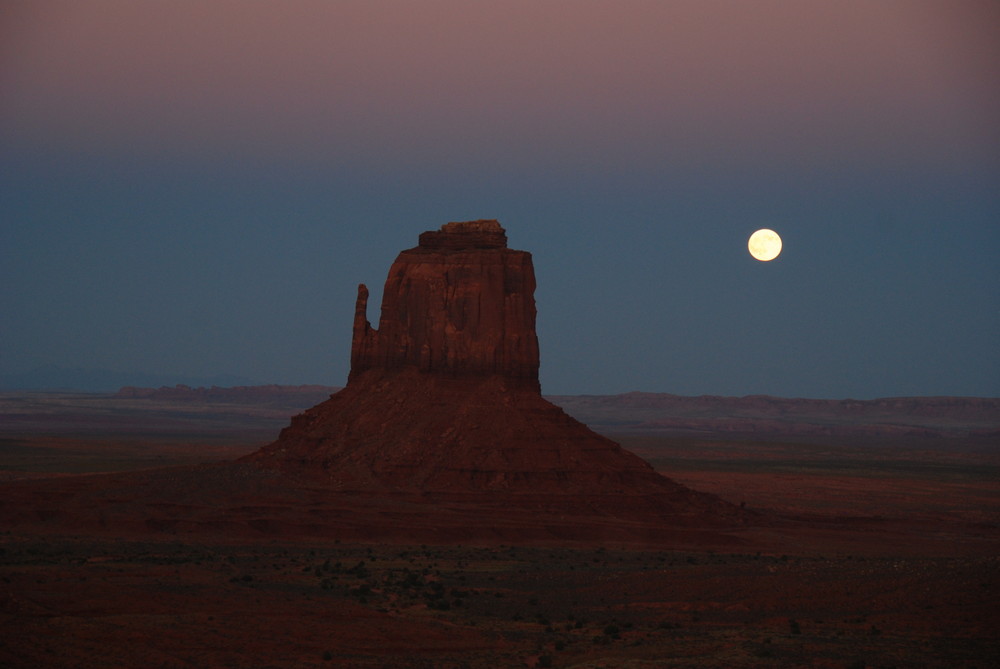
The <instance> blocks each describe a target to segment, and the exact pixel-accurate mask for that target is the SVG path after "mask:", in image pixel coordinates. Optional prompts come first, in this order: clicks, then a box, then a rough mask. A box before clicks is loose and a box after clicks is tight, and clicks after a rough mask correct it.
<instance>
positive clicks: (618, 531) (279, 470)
mask: <svg viewBox="0 0 1000 669" xmlns="http://www.w3.org/2000/svg"><path fill="white" fill-rule="evenodd" d="M534 291H535V276H534V269H533V266H532V262H531V254H529V253H527V252H525V251H516V250H513V249H509V248H507V237H506V234H505V232H504V230H503V228H501V227H500V224H499V223H498V222H496V221H492V220H491V221H469V222H460V223H448V224H446V225H444V226H442V228H441V229H440V230H438V231H433V232H425V233H423V234H421V235H420V239H419V244H418V246H416V247H415V248H411V249H408V250H406V251H403V252H401V253H400V254H399V256H398V257H397V258H396V261H395V262H394V263H393V264H392V267H391V269H390V270H389V276H388V279H387V280H386V283H385V289H384V291H383V297H382V311H381V318H380V319H379V326H378V329H374V328H372V327H371V324H370V323H369V322H368V318H367V306H368V305H367V301H368V290H367V289H366V288H365V286H364V285H361V286H360V287H359V289H358V298H357V304H356V308H355V315H354V330H353V341H352V344H351V371H350V375H349V377H348V382H347V385H346V387H345V388H344V389H343V390H341V391H339V392H337V393H335V394H334V395H331V396H330V398H329V399H328V400H326V401H325V402H323V403H321V404H318V405H316V406H315V407H313V408H311V409H309V410H307V411H305V412H304V413H302V414H300V415H298V416H295V417H294V418H293V419H292V420H291V423H290V425H288V427H286V428H285V429H284V430H282V431H281V433H280V435H279V436H278V438H277V440H276V441H274V442H273V443H271V444H269V445H267V446H264V447H263V448H261V449H260V450H258V451H256V452H254V453H251V454H249V455H247V456H245V457H243V458H241V459H239V460H236V461H230V462H222V463H211V464H202V465H194V466H187V467H174V468H169V469H159V470H147V471H141V472H131V473H123V474H102V475H92V476H80V477H65V478H56V479H46V480H40V481H21V482H15V483H12V484H10V485H8V486H5V487H4V488H3V489H2V490H0V497H2V499H0V502H2V503H0V521H3V523H4V524H6V525H7V526H8V527H11V528H13V527H18V528H21V529H23V530H27V531H30V532H45V533H53V532H59V533H63V532H68V533H88V534H92V535H93V534H104V535H107V534H114V535H119V536H120V535H122V534H125V535H128V536H135V535H137V534H140V535H149V534H154V535H163V534H167V535H172V536H174V537H181V536H191V537H204V536H206V535H209V536H211V537H216V538H220V539H222V538H225V537H230V538H235V539H237V540H245V539H246V540H253V541H257V540H260V539H263V538H268V537H271V538H282V539H286V540H287V539H293V538H302V539H308V540H315V539H319V540H328V539H337V540H351V541H365V542H370V541H378V542H383V541H384V542H410V543H452V542H453V543H521V544H525V543H545V544H554V543H563V544H579V543H584V544H590V543H596V542H602V543H603V542H616V543H620V544H622V545H626V544H628V545H644V546H662V547H668V546H671V547H677V546H695V545H697V546H712V547H717V546H718V547H725V546H731V545H733V544H734V543H741V542H742V539H740V538H738V534H740V531H741V530H742V529H745V528H746V523H747V521H748V519H749V515H748V513H747V512H744V511H743V510H742V509H740V508H738V507H736V506H734V505H732V504H730V503H728V502H725V501H723V500H721V499H719V498H718V497H715V496H713V495H709V494H706V493H700V492H695V491H693V490H691V489H689V488H686V487H684V486H683V485H681V484H679V483H677V482H675V481H673V480H671V479H669V478H667V477H665V476H662V475H661V474H659V473H657V472H656V471H655V470H654V469H653V468H652V467H651V466H650V465H649V464H648V463H646V462H645V461H643V460H642V459H641V458H639V457H638V456H636V455H634V454H632V453H630V452H628V451H626V450H624V449H622V448H621V447H620V446H619V445H618V444H616V443H615V442H613V441H611V440H610V439H607V438H605V437H603V436H601V435H598V434H596V433H595V432H593V431H591V430H590V429H589V428H587V427H586V426H585V425H583V424H582V423H580V422H578V421H576V420H574V419H573V418H571V417H570V416H569V415H567V414H566V413H565V412H563V411H562V410H561V409H560V408H558V407H557V406H555V405H553V404H551V403H550V402H548V401H547V400H545V399H544V398H543V397H542V395H541V388H540V385H539V381H538V365H539V349H538V338H537V336H536V334H535V313H536V312H535V300H534Z"/></svg>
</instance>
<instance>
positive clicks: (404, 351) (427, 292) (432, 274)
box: [349, 221, 538, 389]
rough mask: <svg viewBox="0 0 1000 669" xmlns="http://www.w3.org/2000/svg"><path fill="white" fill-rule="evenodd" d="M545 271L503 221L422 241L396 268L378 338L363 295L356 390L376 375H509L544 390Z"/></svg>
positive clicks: (363, 292) (357, 320)
mask: <svg viewBox="0 0 1000 669" xmlns="http://www.w3.org/2000/svg"><path fill="white" fill-rule="evenodd" d="M534 292H535V272H534V268H533V266H532V264H531V254H530V253H527V252H525V251H515V250H512V249H508V248H507V237H506V235H505V234H504V230H503V228H501V227H500V224H499V223H497V222H496V221H471V222H467V223H449V224H447V225H445V226H443V227H442V228H441V230H440V231H436V232H425V233H423V234H422V235H420V245H419V246H417V247H416V248H412V249H409V250H407V251H403V252H402V253H400V254H399V256H398V257H397V258H396V261H395V262H394V263H393V264H392V268H391V269H390V270H389V278H388V279H387V280H386V283H385V290H384V291H383V297H382V315H381V319H380V320H379V327H378V329H377V330H375V329H373V328H372V327H371V324H370V323H369V322H368V317H367V307H368V289H367V288H366V287H365V285H364V284H362V285H361V286H359V287H358V300H357V304H356V308H355V314H354V338H353V342H352V346H351V375H350V379H349V383H350V382H351V381H353V380H354V379H357V378H358V377H359V375H360V374H362V373H363V372H366V371H368V370H373V369H380V370H400V369H403V368H414V369H418V370H419V371H421V372H425V373H434V374H444V375H451V376H480V377H484V376H492V375H500V376H503V377H506V378H508V379H511V380H516V381H518V382H521V383H523V384H525V385H528V386H531V387H534V388H536V389H538V338H537V337H536V335H535V299H534Z"/></svg>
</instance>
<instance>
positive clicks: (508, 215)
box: [0, 0, 1000, 398]
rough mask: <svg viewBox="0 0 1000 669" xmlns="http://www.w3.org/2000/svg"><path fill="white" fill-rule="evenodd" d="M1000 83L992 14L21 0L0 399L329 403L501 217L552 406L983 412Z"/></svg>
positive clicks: (0, 134) (9, 110)
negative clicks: (403, 260) (365, 294)
mask: <svg viewBox="0 0 1000 669" xmlns="http://www.w3.org/2000/svg"><path fill="white" fill-rule="evenodd" d="M998 82H1000V5H998V4H997V3H995V2H992V1H984V2H969V1H965V0H940V1H933V2H928V1H920V0H906V1H899V2H892V1H880V2H870V1H860V0H859V1H850V0H839V1H818V0H816V1H809V0H787V1H784V2H778V1H758V2H743V1H737V0H731V1H721V0H718V1H712V0H696V1H694V0H692V1H690V2H687V1H684V2H677V1H669V0H660V1H656V2H636V1H631V0H619V1H617V2H611V1H606V2H587V1H581V0H576V1H566V2H545V1H538V0H535V1H532V2H495V3H486V2H482V3H480V2H434V1H428V0H422V1H421V2H378V1H374V0H368V1H365V2H329V1H318V0H317V1H314V2H302V1H294V0H293V1H286V2H280V3H278V2H264V1H259V2H255V1H247V0H241V1H239V2H220V1H218V0H214V1H212V2H204V1H201V0H199V1H189V0H172V1H162V2H161V1H154V0H149V1H145V2H135V1H133V0H127V1H126V0H122V1H105V0H83V1H65V2H50V1H47V0H32V1H30V2H27V1H26V2H17V1H15V2H8V3H5V5H4V8H3V9H2V10H0V178H2V180H3V181H2V182H0V225H2V231H0V232H2V240H0V265H2V266H0V281H2V288H0V308H2V311H3V313H4V314H5V316H4V319H3V321H2V324H0V382H3V383H5V384H6V385H7V386H11V385H30V383H31V378H33V377H32V375H33V374H34V375H35V378H41V377H40V376H38V373H36V371H34V370H38V369H39V368H48V370H49V371H48V372H47V373H49V374H50V375H51V374H55V373H57V372H58V371H59V370H64V371H65V370H70V369H82V370H93V371H97V370H111V371H115V372H120V373H122V374H125V373H138V372H142V373H145V374H147V375H151V376H156V375H159V377H162V378H164V379H167V378H169V379H171V380H174V379H178V380H184V379H190V380H193V381H195V382H197V381H198V380H204V379H216V378H223V377H225V376H230V377H243V378H245V379H246V380H251V381H254V382H262V383H270V382H278V383H328V384H340V383H343V382H344V380H345V378H346V372H347V365H348V354H349V340H350V320H351V316H352V313H353V296H354V292H355V288H356V285H357V283H358V282H362V281H363V282H365V283H367V284H368V285H369V286H370V287H373V288H374V289H375V290H374V291H373V292H374V295H373V300H372V304H373V305H375V304H377V300H378V298H379V292H380V288H381V284H382V282H383V281H384V279H385V274H386V271H387V270H388V266H389V264H390V263H391V261H392V259H393V258H394V256H395V254H396V252H398V251H399V250H401V249H403V248H407V247H410V246H413V245H415V244H416V238H417V235H418V234H419V233H420V232H421V231H423V230H426V229H434V228H437V227H439V226H440V225H441V224H442V223H445V222H447V221H450V220H464V219H470V218H499V219H500V221H501V223H502V224H503V225H504V226H505V227H506V228H507V232H508V237H509V239H510V243H511V246H513V247H515V248H522V249H525V250H528V251H531V252H532V253H533V254H534V256H535V265H536V272H537V274H538V279H539V289H538V294H537V300H538V305H539V336H540V339H541V347H542V383H543V389H544V390H545V391H546V392H551V393H585V392H586V393H612V392H624V391H628V390H648V391H661V392H675V393H678V394H702V393H707V394H735V395H740V394H754V393H767V394H775V395H786V396H813V397H848V396H851V397H860V398H863V397H875V396H885V395H936V394H954V395H993V396H995V395H1000V353H998V350H1000V346H998V343H1000V297H998V295H1000V290H998V288H1000V270H998V269H997V268H998V265H1000V263H998V262H997V261H996V258H997V256H998V255H1000V253H998V252H1000V178H998V177H1000V124H998V121H997V119H1000V83H998ZM758 227H769V228H773V229H775V230H777V231H778V232H779V233H780V234H781V235H782V237H783V239H784V240H785V250H784V252H783V254H782V256H780V257H779V258H778V259H777V260H775V261H773V262H771V263H767V264H762V263H758V262H756V261H753V260H752V259H750V258H749V256H748V255H747V254H746V247H745V244H746V238H747V237H748V236H749V234H750V233H751V232H752V231H753V230H754V229H756V228H758ZM371 309H372V311H373V312H374V311H375V308H374V306H373V307H372V308H371ZM370 315H371V317H372V320H373V321H374V320H377V314H375V313H372V314H370ZM53 370H55V371H53ZM65 373H66V374H69V372H68V371H66V372H65ZM78 376H79V375H78ZM159 377H157V378H159ZM116 378H117V377H116ZM4 379H7V380H6V381H3V380H4ZM3 383H0V385H3ZM65 383H66V384H67V385H73V384H74V382H73V381H70V380H67V381H66V382H65ZM77 385H86V384H84V383H82V382H80V383H77ZM91 385H93V384H91Z"/></svg>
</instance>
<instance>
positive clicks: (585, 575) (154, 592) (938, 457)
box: [0, 395, 1000, 668]
mask: <svg viewBox="0 0 1000 669" xmlns="http://www.w3.org/2000/svg"><path fill="white" fill-rule="evenodd" d="M3 399H5V400H10V399H11V398H10V396H6V397H5V398H3ZM19 401H21V402H24V401H26V398H25V397H21V398H20V400H19ZM32 401H33V402H34V403H35V405H36V408H37V405H39V404H42V405H45V406H47V407H48V410H50V411H52V412H54V413H59V412H62V413H63V414H64V416H66V417H67V421H66V422H74V421H72V420H70V419H69V418H68V417H71V416H73V415H77V414H74V412H79V411H87V410H89V408H90V407H93V406H94V405H95V404H100V405H101V406H102V407H103V411H102V412H98V413H99V414H100V415H101V416H103V418H99V417H95V416H92V420H90V421H88V423H87V425H88V426H89V427H87V429H84V430H82V431H81V433H82V434H83V435H84V436H81V437H77V438H72V437H68V436H65V435H56V436H50V435H46V434H45V433H44V432H41V431H39V429H38V426H36V429H35V430H32V431H28V432H24V431H22V432H21V433H19V434H11V433H10V432H7V431H6V430H0V432H3V434H2V435H0V448H2V450H0V452H2V453H3V460H2V464H3V467H4V468H5V469H6V470H7V471H8V472H9V473H10V477H9V478H14V477H15V473H13V472H12V471H11V468H12V467H17V468H18V469H19V471H18V472H17V473H16V476H19V477H20V476H34V477H50V476H53V475H56V476H58V477H59V479H60V480H59V481H58V483H59V484H60V485H62V484H63V483H66V484H69V483H72V484H73V487H75V488H76V490H77V492H76V493H73V494H79V489H80V487H81V486H83V484H84V482H85V481H90V484H89V485H95V487H96V488H98V489H101V485H102V484H101V482H102V481H106V479H102V478H101V477H81V476H79V474H80V473H81V472H94V471H109V470H117V471H125V470H135V469H143V468H145V467H148V466H150V463H154V464H156V465H157V466H170V465H182V466H184V467H189V466H190V465H191V463H193V462H195V461H213V460H214V461H218V460H231V459H234V458H236V457H239V456H241V455H244V454H247V453H249V452H253V451H255V450H256V449H257V448H258V447H259V446H260V445H261V444H263V443H266V442H268V441H270V440H271V439H273V435H274V432H273V430H274V429H277V427H273V426H271V423H269V422H268V421H275V422H277V423H278V427H280V424H284V423H287V417H286V418H284V419H282V420H276V419H271V418H266V417H264V418H262V417H261V416H260V413H261V410H260V408H259V407H244V408H243V409H238V408H234V406H233V405H231V404H226V403H224V402H223V403H220V404H216V405H213V404H212V403H211V402H209V403H205V404H202V405H200V407H199V409H198V413H199V415H198V416H196V417H192V416H191V407H190V405H184V404H182V403H177V404H170V403H165V402H160V401H158V402H156V403H155V404H154V405H153V406H152V407H151V408H150V411H149V414H148V415H149V419H150V421H149V424H151V425H154V426H155V430H156V431H155V432H151V433H149V434H146V435H143V434H142V433H141V432H138V431H137V428H136V427H135V426H136V425H139V424H142V421H141V420H140V417H141V415H142V410H141V406H142V405H138V406H137V405H135V404H133V403H130V402H132V400H124V399H120V400H113V399H111V398H108V397H107V396H74V397H72V398H67V397H66V396H49V395H47V396H44V397H39V396H35V397H34V398H33V400H32ZM117 402H121V403H122V404H120V405H118V407H117V409H116V408H115V405H116V403H117ZM4 406H5V409H6V408H9V405H4ZM55 407H59V408H58V411H57V409H56V408H55ZM241 411H245V413H242V414H241V413H240V412H241ZM295 411H296V409H290V410H289V413H294V412H295ZM118 412H124V413H126V414H128V415H129V416H130V417H131V419H130V420H129V421H127V425H124V424H123V423H121V422H119V421H117V420H116V415H117V414H118ZM7 415H11V414H9V413H8V414H7ZM221 416H225V421H222V419H221V418H220V417H221ZM236 416H242V418H236ZM102 420H103V421H104V423H103V427H102ZM220 421H222V422H229V423H234V424H235V426H234V427H232V428H231V429H232V430H233V432H232V433H231V434H227V433H226V431H225V430H224V429H222V428H220ZM55 424H57V425H58V424H59V421H56V423H55ZM7 425H9V423H7ZM5 426H6V425H5ZM73 429H78V428H73ZM123 435H124V436H123ZM248 435H249V437H250V438H249V439H247V436H248ZM615 438H616V440H618V441H620V442H621V443H623V445H625V446H626V447H627V448H629V449H630V450H632V451H634V452H636V453H638V454H639V455H641V456H643V457H644V458H645V459H647V460H648V461H650V462H652V463H654V465H655V466H656V468H657V469H659V470H661V471H664V472H665V473H667V474H669V475H670V476H671V478H673V479H674V480H677V481H679V482H682V483H684V484H687V485H690V486H691V487H693V488H695V489H703V490H706V491H709V492H713V493H716V494H718V495H720V496H721V497H723V498H725V499H728V500H730V501H731V502H733V503H736V504H739V503H740V502H746V504H747V506H750V507H755V508H768V507H770V508H774V509H778V510H780V511H781V512H782V515H786V516H795V517H799V518H803V517H805V518H807V519H809V521H808V522H804V523H803V522H798V523H790V524H789V523H785V524H780V525H778V526H772V527H765V528H761V529H758V530H757V531H756V534H754V532H753V531H750V530H748V531H747V532H745V533H744V535H743V537H742V539H744V540H745V541H747V542H748V543H746V544H744V545H741V546H731V547H728V548H727V547H724V546H716V547H714V548H712V547H702V548H697V549H696V548H694V547H692V546H690V545H688V547H687V548H684V542H683V541H678V542H677V546H676V547H674V548H671V547H669V546H667V547H663V548H660V549H654V548H647V549H644V550H637V549H625V550H623V549H622V548H620V547H618V546H616V544H615V542H614V541H613V540H612V541H609V542H600V541H598V542H596V543H595V542H591V544H590V545H586V544H583V543H580V542H577V543H575V544H574V545H573V546H571V547H570V546H562V547H560V546H558V545H547V546H535V547H532V546H530V545H519V546H514V545H512V544H511V542H510V541H504V540H499V541H496V542H487V543H486V544H485V545H478V546H473V545H469V544H468V543H465V544H462V545H458V544H457V543H449V542H447V541H444V542H443V543H442V542H437V543H435V542H427V541H426V540H423V541H421V542H418V543H416V544H413V543H411V544H407V543H405V537H400V538H399V540H397V541H393V542H390V541H388V540H381V541H378V540H376V541H371V540H369V541H361V538H362V537H363V531H364V527H363V524H361V525H356V530H357V531H358V532H359V533H361V534H358V533H355V534H352V535H351V536H352V537H353V540H349V539H348V538H345V539H341V540H339V541H338V540H337V539H336V538H332V537H331V538H329V539H323V538H317V537H315V536H313V537H303V536H296V535H295V533H294V532H293V531H289V530H288V529H287V528H285V529H281V528H275V527H266V526H264V525H259V526H258V527H259V529H251V530H250V531H248V530H247V529H246V528H241V527H239V526H237V525H234V524H231V523H226V522H219V521H220V519H218V518H216V519H215V520H216V521H217V525H216V528H217V529H216V530H214V531H210V532H201V533H198V534H197V535H189V534H185V532H184V531H183V529H182V528H177V527H173V528H171V527H168V526H162V527H158V528H157V527H156V526H155V525H156V523H155V522H154V523H153V525H152V526H148V525H144V526H142V527H137V528H134V532H120V531H118V532H109V531H108V530H107V529H105V530H103V531H102V530H101V528H100V527H99V526H98V527H90V526H80V527H77V528H73V527H67V526H65V525H63V524H61V523H60V524H56V525H54V526H49V527H48V528H47V527H46V524H45V522H43V521H42V519H39V521H38V523H37V524H34V526H33V527H30V528H29V527H22V528H20V529H13V528H11V527H10V526H4V529H3V531H2V532H0V666H4V667H41V666H45V667H108V666H123V667H148V666H162V667H212V666H230V667H288V666H303V667H308V666H315V667H329V666H336V667H387V666H388V667H407V666H414V667H518V666H546V665H548V666H554V667H598V666H603V667H669V666H676V667H788V666H799V667H838V668H839V667H862V666H868V667H890V666H894V667H954V666H960V667H988V666H993V665H994V661H995V659H996V657H998V656H1000V655H998V654H1000V644H998V643H997V641H996V639H997V635H996V631H997V630H998V629H1000V609H998V607H997V606H996V601H997V596H998V585H1000V577H998V574H1000V572H998V566H1000V564H998V559H997V555H1000V549H998V546H1000V543H998V540H1000V531H998V529H997V525H998V519H1000V513H998V508H1000V490H998V484H997V480H998V477H997V475H996V474H997V462H996V458H995V456H993V455H990V454H989V453H983V452H982V449H978V448H972V449H969V450H968V451H963V449H962V448H961V445H960V444H952V445H951V448H950V449H948V450H944V449H942V450H940V451H935V450H933V449H928V448H927V447H926V445H924V444H918V445H917V446H911V445H909V444H908V442H907V441H906V440H905V439H904V440H900V441H898V442H897V443H895V444H883V446H882V447H881V448H875V447H872V446H869V445H864V446H861V447H857V446H851V445H849V444H848V445H845V444H843V443H841V444H828V445H822V444H794V443H784V442H766V441H765V442H755V441H746V442H740V441H734V440H731V439H728V436H727V437H726V438H721V437H716V438H713V439H690V438H678V437H670V436H656V435H648V434H647V435H644V436H642V437H634V436H628V435H626V436H624V437H621V436H616V437H615ZM241 439H246V441H243V442H242V443H241ZM176 471H184V469H183V468H182V469H180V470H176ZM52 480H55V479H52ZM4 485H5V486H7V485H10V484H4ZM83 487H86V486H83ZM8 492H9V489H8ZM66 492H72V491H66V490H63V491H62V493H60V488H59V486H56V487H55V488H53V489H51V490H50V493H51V494H52V495H53V499H55V500H56V502H58V498H59V496H60V495H61V494H66ZM120 504H122V505H124V506H126V507H127V506H128V503H127V500H120ZM388 506H391V504H389V505H388ZM50 508H54V509H56V510H57V511H58V509H59V505H58V503H55V504H52V505H50ZM153 510H154V511H155V508H154V509H153ZM251 511H253V510H252V509H248V510H245V512H246V513H250V512H251ZM65 512H66V513H67V514H69V515H73V511H72V510H66V511H65ZM115 512H116V511H115V509H114V508H107V509H105V518H106V521H107V518H108V515H109V514H110V515H111V516H113V515H114V513H115ZM327 512H329V513H330V514H332V518H333V519H332V520H330V521H329V522H330V523H331V525H338V524H339V526H340V527H346V526H347V525H348V524H349V523H351V522H357V521H362V520H363V518H362V517H358V516H357V514H356V512H352V511H351V510H349V509H339V510H337V509H332V508H331V509H328V510H327ZM158 513H162V510H160V511H158ZM204 513H205V514H206V515H207V516H208V517H209V518H210V517H211V513H212V509H211V508H210V507H209V508H206V509H205V510H204ZM392 513H403V514H405V513H406V508H405V507H403V508H399V509H391V508H388V507H386V506H383V507H381V508H375V509H373V511H372V515H373V516H385V515H386V514H392ZM845 518H853V519H854V520H851V521H846V520H844V519H845ZM150 519H153V520H155V516H154V515H151V516H150ZM681 539H683V538H681ZM550 541H551V540H550ZM421 543H423V545H422V546H421V545H420V544H421ZM527 543H529V544H530V541H529V542H527ZM555 543H558V542H555ZM327 658H329V659H327Z"/></svg>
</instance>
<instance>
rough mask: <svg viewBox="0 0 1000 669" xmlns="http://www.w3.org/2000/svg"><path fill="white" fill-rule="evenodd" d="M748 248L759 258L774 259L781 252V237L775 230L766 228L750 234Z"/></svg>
mask: <svg viewBox="0 0 1000 669" xmlns="http://www.w3.org/2000/svg"><path fill="white" fill-rule="evenodd" d="M747 248H748V249H750V255H752V256H753V257H754V258H756V259H757V260H765V261H766V260H774V259H775V258H777V257H778V254H779V253H781V237H779V236H778V233H777V232H775V231H774V230H768V229H767V228H764V229H762V230H758V231H757V232H755V233H753V234H752V235H750V241H749V242H747Z"/></svg>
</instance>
